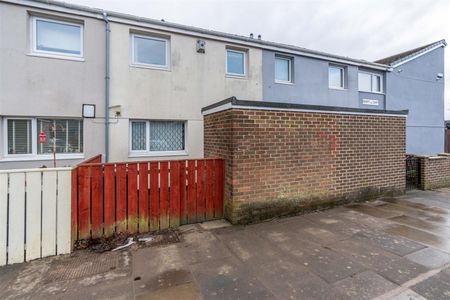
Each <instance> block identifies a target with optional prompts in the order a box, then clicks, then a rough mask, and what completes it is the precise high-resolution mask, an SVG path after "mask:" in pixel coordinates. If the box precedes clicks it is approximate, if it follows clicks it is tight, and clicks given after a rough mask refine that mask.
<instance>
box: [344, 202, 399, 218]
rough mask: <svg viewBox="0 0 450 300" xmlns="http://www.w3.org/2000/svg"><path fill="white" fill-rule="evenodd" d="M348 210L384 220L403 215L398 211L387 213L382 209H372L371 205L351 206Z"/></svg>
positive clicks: (348, 206)
mask: <svg viewBox="0 0 450 300" xmlns="http://www.w3.org/2000/svg"><path fill="white" fill-rule="evenodd" d="M346 207H347V208H350V209H352V210H355V211H357V212H361V213H364V214H367V215H369V216H372V217H375V218H384V219H388V218H392V217H395V216H399V215H401V214H402V213H401V212H398V211H385V210H382V209H379V208H378V207H372V206H369V205H364V204H351V205H347V206H346Z"/></svg>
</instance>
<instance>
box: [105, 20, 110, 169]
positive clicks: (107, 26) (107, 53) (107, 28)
mask: <svg viewBox="0 0 450 300" xmlns="http://www.w3.org/2000/svg"><path fill="white" fill-rule="evenodd" d="M103 21H104V22H105V35H106V41H105V162H108V161H109V80H110V75H109V73H110V70H109V58H110V33H111V27H110V24H109V19H108V14H107V13H106V12H103Z"/></svg>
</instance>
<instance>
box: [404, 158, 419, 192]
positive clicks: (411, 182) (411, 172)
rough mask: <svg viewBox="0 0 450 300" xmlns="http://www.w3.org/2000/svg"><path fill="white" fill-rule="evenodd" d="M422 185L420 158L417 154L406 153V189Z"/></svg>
mask: <svg viewBox="0 0 450 300" xmlns="http://www.w3.org/2000/svg"><path fill="white" fill-rule="evenodd" d="M419 187H420V159H419V158H418V157H416V156H415V155H406V189H415V188H419Z"/></svg>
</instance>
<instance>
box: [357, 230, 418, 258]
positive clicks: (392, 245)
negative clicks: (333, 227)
mask: <svg viewBox="0 0 450 300" xmlns="http://www.w3.org/2000/svg"><path fill="white" fill-rule="evenodd" d="M352 239H355V240H358V241H360V242H363V243H368V244H372V245H374V246H375V247H378V248H381V249H383V250H386V251H388V252H391V253H394V254H397V255H400V256H405V255H407V254H410V253H413V252H416V251H418V250H420V249H423V248H425V247H426V246H425V245H422V244H419V243H416V242H414V241H411V240H409V239H406V238H403V237H400V236H395V235H390V234H386V233H384V232H377V233H370V232H358V233H356V234H354V235H353V236H352Z"/></svg>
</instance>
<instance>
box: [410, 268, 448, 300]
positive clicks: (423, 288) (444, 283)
mask: <svg viewBox="0 0 450 300" xmlns="http://www.w3.org/2000/svg"><path fill="white" fill-rule="evenodd" d="M411 289H412V290H413V291H415V292H416V293H418V294H420V295H421V296H423V297H425V298H427V299H433V300H444V299H445V300H448V299H450V272H449V271H442V272H440V273H438V274H436V275H434V276H432V277H430V278H428V279H426V280H424V281H422V282H420V283H418V284H416V285H414V286H413V287H412V288H411Z"/></svg>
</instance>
